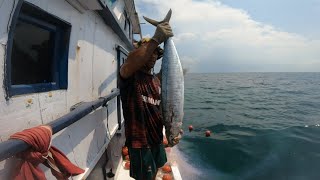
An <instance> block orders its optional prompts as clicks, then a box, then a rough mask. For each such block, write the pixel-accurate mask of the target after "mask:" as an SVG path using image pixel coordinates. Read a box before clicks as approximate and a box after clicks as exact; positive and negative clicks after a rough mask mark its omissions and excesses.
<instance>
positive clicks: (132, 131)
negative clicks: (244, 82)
mask: <svg viewBox="0 0 320 180" xmlns="http://www.w3.org/2000/svg"><path fill="white" fill-rule="evenodd" d="M170 17H171V10H170V11H169V13H168V15H167V17H166V18H165V19H164V20H163V21H161V22H157V21H154V20H151V19H149V18H145V19H146V20H147V21H148V22H149V23H151V24H153V25H155V26H156V27H157V28H156V31H155V33H154V36H153V37H152V38H151V39H148V38H144V39H142V40H141V41H139V43H138V47H137V49H135V50H133V51H132V52H131V53H129V55H128V58H127V60H126V62H125V63H124V64H123V65H122V66H121V68H120V94H121V100H122V109H123V115H124V118H125V134H126V146H127V147H128V150H129V156H130V176H131V177H133V178H135V179H138V180H149V179H150V180H151V179H155V176H156V174H157V170H158V168H160V167H162V166H163V165H164V164H165V163H166V162H167V157H166V153H165V150H164V145H163V143H162V142H163V132H162V130H163V127H164V126H165V127H166V136H167V138H169V139H168V142H169V146H174V145H176V144H178V143H179V139H180V138H181V136H180V134H179V133H176V131H179V132H180V130H181V129H179V128H181V124H182V117H176V116H172V117H170V118H171V123H168V122H166V121H165V119H166V118H164V114H165V116H166V117H167V113H166V112H165V113H164V111H163V107H164V106H163V102H162V101H163V100H164V99H162V98H163V96H161V93H162V92H165V93H166V94H167V92H169V91H167V90H166V91H163V90H162V89H161V88H162V87H164V86H161V81H160V80H159V79H161V78H162V77H165V78H166V77H169V78H170V76H168V75H167V74H163V71H162V73H159V74H158V75H154V74H153V72H152V69H153V67H154V65H155V63H156V61H157V60H158V59H160V58H161V57H162V56H163V55H164V54H163V49H161V48H160V47H159V45H160V44H161V43H163V42H165V41H167V40H168V39H170V37H172V36H173V33H172V29H171V27H170V25H169V19H170ZM165 50H166V48H165ZM164 53H165V55H166V52H164ZM170 57H171V56H170ZM169 59H170V58H169ZM179 63H180V62H179ZM165 72H168V71H167V69H166V70H165ZM169 74H170V73H169ZM180 79H181V78H180ZM179 87H181V85H179ZM182 87H183V86H182ZM166 89H167V88H166ZM171 89H172V88H171ZM175 92H176V91H175ZM177 92H178V91H177ZM179 92H182V93H180V94H181V95H182V96H183V89H182V91H179ZM161 97H162V98H161ZM166 98H167V97H166ZM166 98H165V99H166ZM182 101H183V98H182ZM165 102H167V101H165ZM166 104H168V103H166ZM182 106H183V104H182ZM168 107H169V106H168ZM170 107H172V108H174V107H176V106H175V105H173V106H172V105H170ZM179 107H181V105H180V104H179ZM170 112H171V114H183V112H181V113H176V111H175V110H170ZM167 119H168V118H167ZM172 119H175V120H172ZM174 121H179V123H180V125H179V126H178V128H177V127H176V126H175V125H172V124H177V123H174ZM179 123H178V124H179ZM173 126H174V128H173ZM173 129H174V130H173Z"/></svg>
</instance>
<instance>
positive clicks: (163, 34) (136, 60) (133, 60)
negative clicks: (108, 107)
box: [120, 22, 173, 79]
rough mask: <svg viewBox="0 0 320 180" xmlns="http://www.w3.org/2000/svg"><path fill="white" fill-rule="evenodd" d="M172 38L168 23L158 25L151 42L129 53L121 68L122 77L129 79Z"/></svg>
mask: <svg viewBox="0 0 320 180" xmlns="http://www.w3.org/2000/svg"><path fill="white" fill-rule="evenodd" d="M172 36H173V33H172V30H171V27H170V25H169V23H168V22H163V23H160V24H158V25H157V28H156V31H155V33H154V35H153V37H152V39H151V41H149V42H147V43H145V44H143V45H142V46H140V47H139V48H138V49H136V50H134V51H132V52H131V53H129V55H128V58H127V60H126V62H125V63H124V64H123V65H122V66H121V69H120V75H121V77H122V78H124V79H127V78H128V77H130V76H132V75H133V73H135V72H136V71H138V70H139V69H140V68H142V66H143V65H145V64H146V63H147V62H148V60H150V59H151V56H152V53H153V52H154V50H155V49H156V48H157V47H158V45H159V44H161V43H163V42H164V41H165V40H167V39H168V38H169V37H172Z"/></svg>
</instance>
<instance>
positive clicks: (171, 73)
mask: <svg viewBox="0 0 320 180" xmlns="http://www.w3.org/2000/svg"><path fill="white" fill-rule="evenodd" d="M171 13H172V11H171V9H170V10H169V12H168V14H167V15H166V17H165V18H164V20H163V21H160V22H158V21H155V20H152V19H150V18H147V17H143V18H144V19H145V20H146V21H147V22H149V23H150V24H152V25H154V26H157V25H158V24H159V23H162V22H169V20H170V17H171ZM161 69H162V71H161V72H162V81H161V101H162V102H161V106H162V117H163V121H164V125H165V129H166V131H165V132H166V137H167V140H168V144H169V146H174V145H176V144H177V143H178V142H179V139H180V138H181V133H182V129H181V128H182V127H181V126H182V120H183V104H184V77H183V69H182V66H181V63H180V59H179V56H178V53H177V50H176V47H175V45H174V43H173V40H172V38H169V39H168V40H166V41H165V42H164V54H163V58H162V65H161Z"/></svg>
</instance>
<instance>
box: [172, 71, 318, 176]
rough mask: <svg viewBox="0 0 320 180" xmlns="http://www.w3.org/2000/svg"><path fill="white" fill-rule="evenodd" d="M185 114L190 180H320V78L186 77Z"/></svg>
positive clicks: (183, 149) (184, 167) (182, 146)
mask: <svg viewBox="0 0 320 180" xmlns="http://www.w3.org/2000/svg"><path fill="white" fill-rule="evenodd" d="M184 113H185V114H184V125H183V129H184V136H183V139H182V140H181V141H180V143H179V145H178V146H177V148H178V153H179V156H181V157H183V161H184V164H182V163H181V164H180V167H179V168H180V171H181V175H182V178H183V179H185V180H189V179H196V180H238V179H239V180H270V179H272V180H319V179H320V73H211V74H186V76H185V106H184ZM189 125H192V126H193V127H194V130H193V131H192V132H189V131H188V126H189ZM206 130H210V131H211V132H212V134H211V136H210V137H205V131H206Z"/></svg>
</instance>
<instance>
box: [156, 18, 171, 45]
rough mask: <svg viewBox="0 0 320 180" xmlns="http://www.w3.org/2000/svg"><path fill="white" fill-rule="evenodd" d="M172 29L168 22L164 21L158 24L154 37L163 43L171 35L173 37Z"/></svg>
mask: <svg viewBox="0 0 320 180" xmlns="http://www.w3.org/2000/svg"><path fill="white" fill-rule="evenodd" d="M172 36H173V33H172V29H171V26H170V24H169V23H168V22H163V23H160V24H158V25H157V29H156V32H155V33H154V35H153V37H152V39H153V40H155V41H157V43H159V44H161V43H163V42H164V41H165V40H167V39H168V38H169V37H172Z"/></svg>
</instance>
